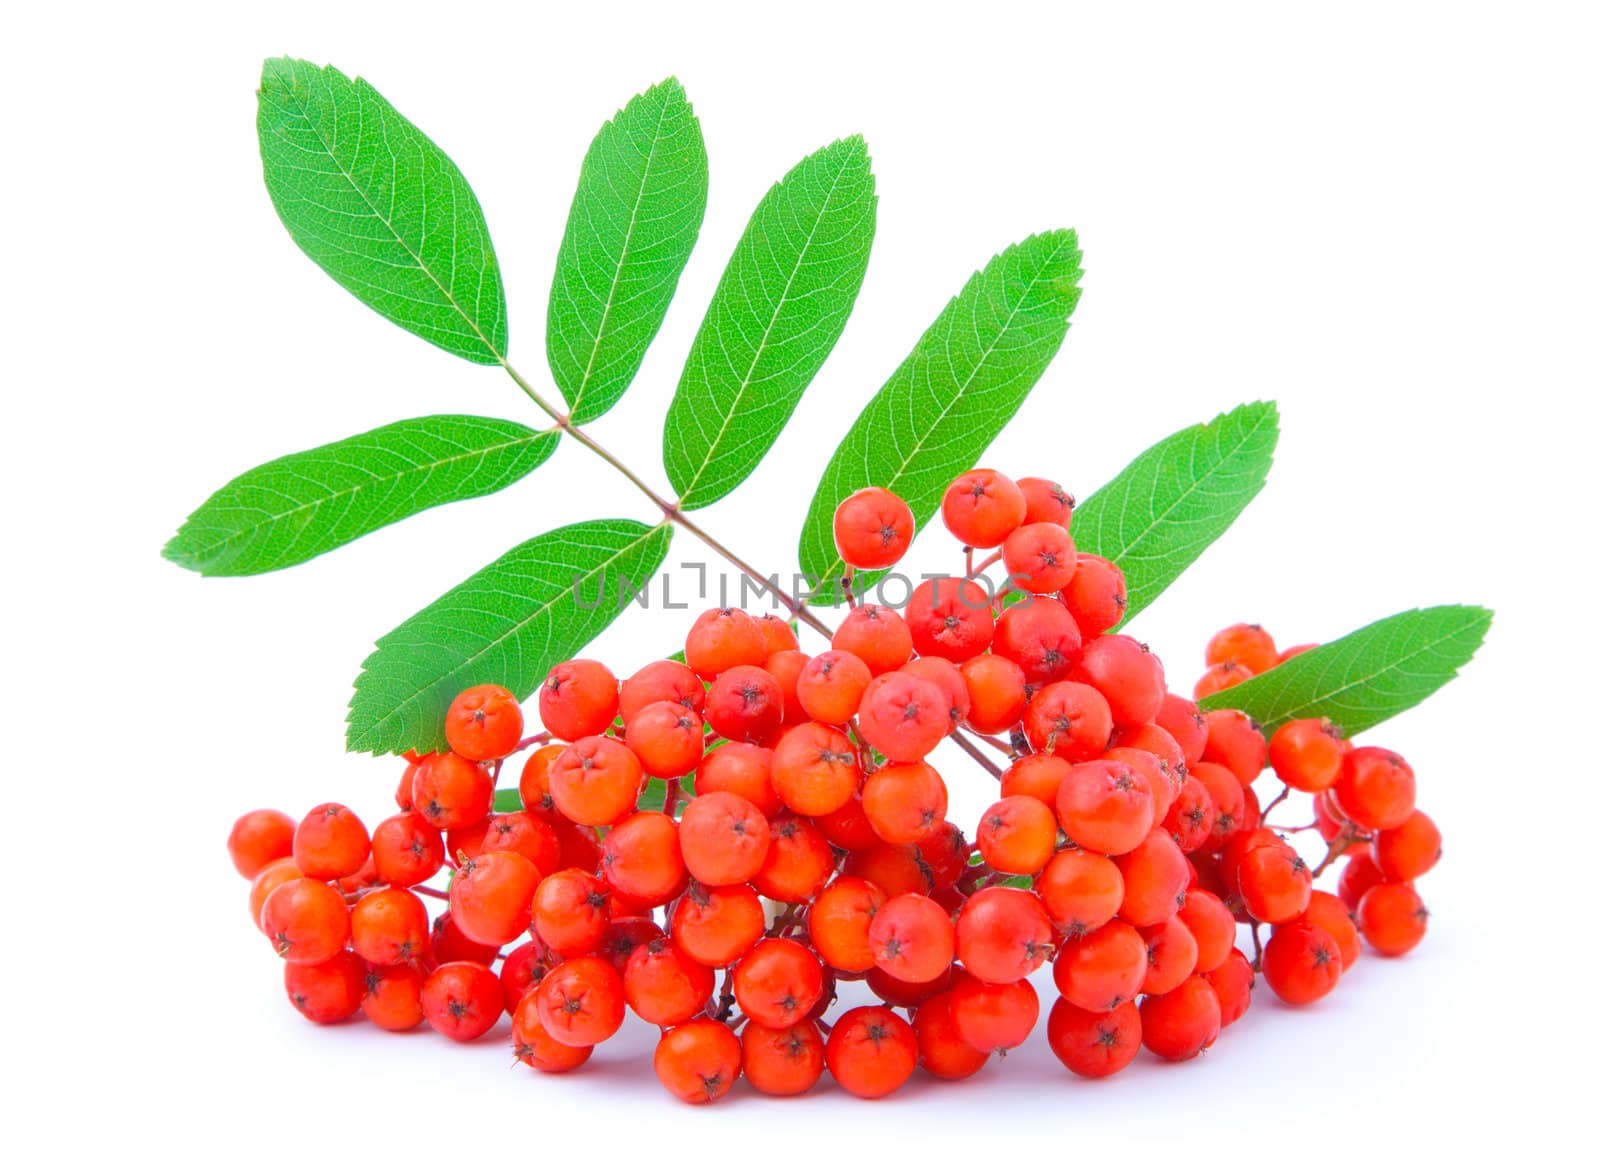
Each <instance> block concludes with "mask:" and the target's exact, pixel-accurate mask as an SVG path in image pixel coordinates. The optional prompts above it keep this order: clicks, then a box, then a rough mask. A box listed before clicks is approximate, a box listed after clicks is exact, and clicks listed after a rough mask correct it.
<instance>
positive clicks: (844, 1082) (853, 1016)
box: [824, 1006, 917, 1100]
mask: <svg viewBox="0 0 1600 1173" xmlns="http://www.w3.org/2000/svg"><path fill="white" fill-rule="evenodd" d="M824 1058H825V1060H826V1062H827V1065H828V1071H829V1073H830V1074H832V1076H833V1078H834V1080H835V1082H837V1083H838V1084H839V1086H840V1087H842V1088H844V1090H845V1091H847V1092H849V1093H850V1094H851V1095H853V1096H859V1097H861V1098H862V1099H867V1100H871V1099H877V1098H878V1097H880V1096H886V1095H888V1094H889V1093H890V1092H892V1091H894V1090H895V1089H896V1088H898V1087H900V1085H901V1084H903V1083H905V1081H906V1080H908V1079H910V1078H911V1073H912V1072H913V1071H914V1070H916V1066H917V1036H916V1034H915V1032H913V1031H912V1029H911V1027H910V1026H909V1025H908V1024H907V1023H906V1020H905V1019H903V1018H901V1017H900V1016H899V1015H898V1014H896V1013H894V1011H892V1010H890V1009H889V1008H888V1007H886V1006H858V1007H856V1008H855V1009H854V1010H847V1011H845V1013H843V1014H841V1015H840V1016H839V1020H838V1021H837V1022H835V1023H834V1024H833V1030H832V1032H830V1033H829V1035H828V1045H827V1048H826V1050H825V1052H824Z"/></svg>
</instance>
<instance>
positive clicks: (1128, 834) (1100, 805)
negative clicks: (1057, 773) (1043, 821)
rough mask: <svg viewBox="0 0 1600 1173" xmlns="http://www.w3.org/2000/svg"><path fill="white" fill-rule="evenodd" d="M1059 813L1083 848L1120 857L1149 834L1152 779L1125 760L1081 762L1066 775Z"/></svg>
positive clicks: (1152, 811) (1058, 799)
mask: <svg viewBox="0 0 1600 1173" xmlns="http://www.w3.org/2000/svg"><path fill="white" fill-rule="evenodd" d="M1056 817H1057V818H1059V819H1060V820H1061V828H1062V830H1064V831H1066V833H1067V835H1068V837H1070V838H1071V839H1072V841H1073V842H1074V843H1076V844H1077V845H1078V846H1079V847H1086V848H1088V849H1089V850H1090V851H1099V852H1103V853H1105V854H1106V855H1121V854H1122V853H1123V852H1125V851H1132V850H1133V849H1134V848H1135V847H1137V846H1139V844H1140V843H1142V842H1143V841H1144V838H1145V836H1147V835H1148V834H1150V829H1151V827H1152V826H1154V825H1155V799H1154V797H1153V795H1152V794H1151V791H1150V783H1149V782H1148V781H1147V780H1146V779H1145V778H1144V777H1142V776H1141V775H1140V774H1138V773H1137V772H1136V771H1134V770H1133V769H1131V768H1130V767H1128V766H1126V765H1124V764H1123V763H1121V762H1114V761H1104V760H1102V761H1093V762H1083V763H1081V764H1079V765H1076V766H1073V767H1072V769H1071V770H1069V771H1068V772H1067V776H1066V777H1065V778H1064V779H1062V782H1061V789H1060V790H1059V791H1058V792H1057V793H1056Z"/></svg>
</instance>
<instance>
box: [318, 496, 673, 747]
mask: <svg viewBox="0 0 1600 1173" xmlns="http://www.w3.org/2000/svg"><path fill="white" fill-rule="evenodd" d="M671 540H672V528H671V527H670V526H667V525H658V526H655V527H654V528H652V527H649V526H645V525H641V524H639V523H638V522H636V521H588V522H582V523H580V524H578V525H569V526H565V527H563V528H561V529H556V530H551V531H550V532H549V533H545V534H540V535H539V536H538V537H536V538H532V539H530V540H529V541H526V542H523V543H522V544H521V545H520V546H516V547H514V548H513V549H511V550H509V551H508V552H506V553H505V554H504V555H502V556H501V557H499V558H497V559H496V560H495V561H493V562H491V563H490V564H489V565H488V566H485V567H484V568H483V569H482V570H480V571H478V573H476V574H474V575H473V576H472V577H471V578H469V579H467V580H466V581H465V582H463V583H461V584H460V585H458V586H455V587H452V588H451V589H450V590H449V591H447V592H445V593H444V594H443V595H441V596H440V597H439V598H437V599H435V600H434V601H433V602H432V603H429V604H428V605H427V606H426V607H424V608H423V609H422V610H421V611H418V612H417V613H416V614H415V615H413V616H412V617H411V618H410V619H407V620H406V621H405V622H404V623H402V624H401V625H400V626H399V627H397V628H395V629H394V630H393V631H391V632H390V633H389V634H388V635H385V636H382V637H381V638H380V639H379V640H378V646H377V648H376V649H375V650H374V651H373V653H372V654H371V655H370V656H368V657H367V659H366V662H365V663H363V664H362V666H361V675H360V677H359V678H358V679H357V680H356V686H355V695H354V697H352V698H351V701H350V716H349V728H348V730H347V733H346V739H345V740H346V743H347V745H348V747H349V749H351V750H352V751H356V752H368V753H401V752H403V751H405V750H408V749H418V750H435V749H442V748H444V714H445V710H446V709H447V708H448V707H449V705H450V702H451V701H452V700H453V699H454V698H455V696H456V694H457V693H459V692H460V691H461V690H462V689H463V688H466V687H467V686H468V685H472V684H498V685H501V686H502V687H504V688H506V689H509V690H510V691H511V692H512V693H513V694H514V695H516V696H517V697H527V696H529V695H531V694H532V693H533V691H534V689H536V688H537V687H538V686H539V684H540V682H541V681H543V679H544V676H545V673H546V672H548V671H549V670H550V667H551V666H552V665H554V664H557V663H559V662H560V661H562V660H565V659H569V658H571V657H572V656H574V655H576V654H577V653H578V651H580V650H581V649H582V648H583V647H584V645H585V644H587V643H588V642H589V641H590V640H592V639H593V638H594V637H595V636H597V635H599V634H600V632H602V631H604V630H605V628H606V627H607V626H608V625H609V624H610V623H611V621H612V620H613V619H615V618H616V617H617V616H618V615H619V614H621V612H622V609H623V607H624V606H625V605H626V603H627V602H628V599H629V596H630V594H631V592H632V591H633V590H634V589H636V588H638V587H639V586H642V585H643V584H644V583H646V582H647V581H648V580H649V579H650V577H651V576H652V575H653V574H655V572H656V570H657V569H659V568H660V566H661V561H662V559H663V558H665V557H666V553H667V546H668V544H669V543H670V542H671Z"/></svg>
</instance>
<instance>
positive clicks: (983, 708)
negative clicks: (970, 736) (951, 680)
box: [960, 656, 1028, 733]
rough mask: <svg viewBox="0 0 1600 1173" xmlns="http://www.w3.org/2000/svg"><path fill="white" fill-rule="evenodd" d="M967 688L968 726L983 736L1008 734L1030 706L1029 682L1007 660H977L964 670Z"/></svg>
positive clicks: (982, 658) (998, 657) (990, 657)
mask: <svg viewBox="0 0 1600 1173" xmlns="http://www.w3.org/2000/svg"><path fill="white" fill-rule="evenodd" d="M960 672H961V679H962V681H963V682H964V683H965V684H966V686H967V699H968V701H969V702H970V707H969V708H968V710H967V724H968V725H970V726H972V728H974V729H976V730H977V731H978V732H979V733H1005V732H1006V731H1007V730H1009V729H1011V727H1012V726H1014V725H1015V724H1016V723H1017V722H1018V721H1020V720H1022V714H1023V711H1024V710H1025V709H1026V708H1027V706H1028V678H1027V677H1026V676H1024V675H1023V673H1022V669H1021V668H1019V667H1018V666H1017V665H1016V664H1015V663H1013V662H1012V661H1010V660H1008V659H1006V658H1005V657H1004V656H974V657H973V658H972V659H970V660H968V661H967V662H966V663H965V664H962V665H961V668H960Z"/></svg>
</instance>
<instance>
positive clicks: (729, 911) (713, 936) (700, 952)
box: [670, 883, 767, 969]
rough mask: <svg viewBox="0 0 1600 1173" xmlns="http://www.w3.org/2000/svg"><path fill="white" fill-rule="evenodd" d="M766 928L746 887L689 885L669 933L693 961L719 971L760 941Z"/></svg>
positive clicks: (754, 897) (758, 904) (758, 905)
mask: <svg viewBox="0 0 1600 1173" xmlns="http://www.w3.org/2000/svg"><path fill="white" fill-rule="evenodd" d="M766 927H767V926H766V914H765V912H763V911H762V908H761V898H760V897H759V896H757V895H756V893H755V890H754V889H753V888H751V887H750V886H749V885H748V884H728V885H725V886H723V887H721V888H707V887H705V886H704V885H702V884H698V883H691V884H690V885H689V887H688V888H686V889H685V890H684V893H683V898H682V899H681V900H679V901H678V903H677V905H676V906H675V907H674V909H673V912H672V925H671V928H670V932H671V934H672V939H673V941H675V942H676V943H677V944H678V946H679V947H680V948H681V949H682V950H683V951H684V952H685V953H687V954H688V955H689V956H690V957H692V958H694V960H696V961H698V962H699V963H700V964H701V965H709V966H711V967H712V968H713V969H720V968H722V967H723V966H726V965H728V964H729V963H730V962H732V961H734V960H735V959H736V958H738V957H739V956H741V955H742V954H743V953H744V952H745V950H747V949H749V948H750V946H752V945H754V944H755V943H756V942H757V941H758V940H760V939H761V934H762V933H763V932H764V931H765V930H766Z"/></svg>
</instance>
